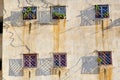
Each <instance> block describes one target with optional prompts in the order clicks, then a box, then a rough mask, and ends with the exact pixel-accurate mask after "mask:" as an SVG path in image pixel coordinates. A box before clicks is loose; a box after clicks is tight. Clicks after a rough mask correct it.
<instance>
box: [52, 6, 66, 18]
mask: <svg viewBox="0 0 120 80" xmlns="http://www.w3.org/2000/svg"><path fill="white" fill-rule="evenodd" d="M51 11H52V19H64V18H65V17H66V7H65V6H53V7H51Z"/></svg>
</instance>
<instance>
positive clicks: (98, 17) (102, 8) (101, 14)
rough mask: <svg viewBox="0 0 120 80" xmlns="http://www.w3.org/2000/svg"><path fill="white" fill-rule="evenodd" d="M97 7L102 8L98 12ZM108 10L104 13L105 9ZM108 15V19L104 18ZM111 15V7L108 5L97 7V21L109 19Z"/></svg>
mask: <svg viewBox="0 0 120 80" xmlns="http://www.w3.org/2000/svg"><path fill="white" fill-rule="evenodd" d="M97 6H98V7H99V8H100V10H97V9H98V8H97ZM105 7H106V8H107V9H106V11H105V12H104V8H105ZM98 13H100V14H99V16H97V14H98ZM105 13H106V15H107V16H106V17H105V16H104V14H105ZM109 17H110V14H109V5H108V4H104V5H95V18H96V19H103V18H109Z"/></svg>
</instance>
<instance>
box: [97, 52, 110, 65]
mask: <svg viewBox="0 0 120 80" xmlns="http://www.w3.org/2000/svg"><path fill="white" fill-rule="evenodd" d="M111 64H112V54H111V52H110V51H99V52H98V65H111Z"/></svg>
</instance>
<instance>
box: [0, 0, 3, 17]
mask: <svg viewBox="0 0 120 80" xmlns="http://www.w3.org/2000/svg"><path fill="white" fill-rule="evenodd" d="M1 16H3V0H0V17H1Z"/></svg>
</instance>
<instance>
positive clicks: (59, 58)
mask: <svg viewBox="0 0 120 80" xmlns="http://www.w3.org/2000/svg"><path fill="white" fill-rule="evenodd" d="M53 58H54V67H66V66H67V63H66V62H67V58H66V53H58V54H54V55H53Z"/></svg>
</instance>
